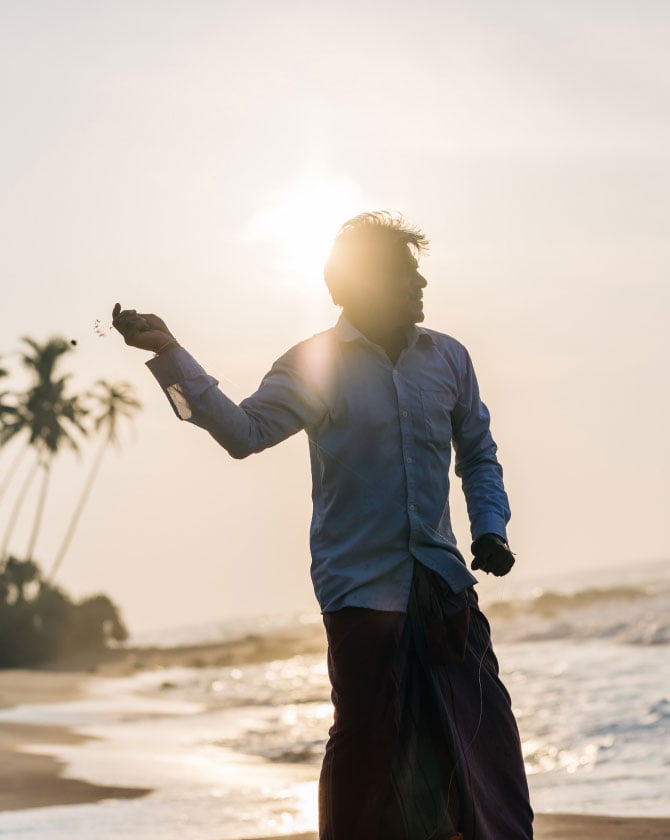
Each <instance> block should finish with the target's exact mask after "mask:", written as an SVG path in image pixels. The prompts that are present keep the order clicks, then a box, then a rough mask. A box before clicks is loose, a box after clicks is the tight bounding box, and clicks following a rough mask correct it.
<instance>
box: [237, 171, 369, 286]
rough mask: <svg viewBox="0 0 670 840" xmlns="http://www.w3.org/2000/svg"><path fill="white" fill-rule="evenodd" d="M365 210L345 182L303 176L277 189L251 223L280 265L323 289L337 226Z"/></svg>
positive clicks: (254, 236)
mask: <svg viewBox="0 0 670 840" xmlns="http://www.w3.org/2000/svg"><path fill="white" fill-rule="evenodd" d="M361 211H362V199H361V191H360V189H359V188H358V186H357V185H356V184H354V183H353V182H352V181H347V180H335V179H333V180H327V179H323V178H303V179H301V180H300V181H299V182H298V183H297V184H296V185H295V186H294V187H292V188H290V189H287V190H284V191H281V192H277V193H274V194H273V195H272V196H271V197H270V198H269V200H268V201H267V203H266V204H265V206H264V207H262V208H261V209H260V210H259V211H258V212H257V213H256V214H255V216H254V217H253V219H252V221H251V223H250V225H249V231H248V233H249V240H250V241H251V242H253V243H254V244H263V245H264V246H265V247H266V248H267V249H268V251H269V254H270V256H271V257H272V258H273V259H276V260H278V261H279V266H278V267H279V268H281V269H283V270H284V271H285V272H286V273H287V274H288V275H290V276H292V277H293V278H294V279H295V280H296V281H298V282H300V284H301V285H308V286H313V288H317V287H318V288H319V289H322V288H323V266H324V263H325V261H326V257H327V256H328V252H329V250H330V246H331V244H332V242H333V239H334V237H335V234H336V233H337V231H338V229H339V227H340V226H341V225H342V223H343V222H345V221H346V220H347V219H349V218H351V217H352V216H355V215H356V214H357V213H360V212H361Z"/></svg>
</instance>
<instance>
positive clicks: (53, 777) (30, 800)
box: [0, 723, 152, 813]
mask: <svg viewBox="0 0 670 840" xmlns="http://www.w3.org/2000/svg"><path fill="white" fill-rule="evenodd" d="M91 740H93V739H92V738H90V737H88V736H85V735H79V734H77V733H76V732H73V731H72V730H71V729H68V728H67V727H65V726H50V725H41V724H32V723H0V813H3V812H5V811H23V810H25V809H26V808H45V807H48V806H50V805H83V804H85V803H89V802H101V801H102V800H103V799H136V798H138V797H140V796H146V795H147V794H148V793H151V790H152V789H151V788H133V787H117V786H107V785H96V784H92V783H91V782H87V781H84V780H83V779H69V778H64V777H63V776H62V775H61V773H62V772H63V770H64V769H65V767H66V765H65V763H64V762H62V761H60V760H58V759H57V758H55V757H54V756H53V755H51V754H50V752H49V745H50V744H59V745H62V744H83V743H85V742H86V741H91ZM28 746H30V747H31V750H30V752H26V751H25V748H26V747H28ZM33 746H38V748H39V751H36V750H33V749H32V747H33Z"/></svg>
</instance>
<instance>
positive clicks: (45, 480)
mask: <svg viewBox="0 0 670 840" xmlns="http://www.w3.org/2000/svg"><path fill="white" fill-rule="evenodd" d="M50 476H51V464H50V463H49V461H44V462H43V463H42V486H41V488H40V496H39V499H38V500H37V509H36V511H35V519H34V521H33V529H32V531H31V532H30V539H29V540H28V548H27V550H26V559H27V560H30V559H32V556H33V550H34V548H35V543H36V542H37V535H38V534H39V531H40V525H41V524H42V514H43V513H44V503H45V501H46V498H47V488H48V486H49V477H50Z"/></svg>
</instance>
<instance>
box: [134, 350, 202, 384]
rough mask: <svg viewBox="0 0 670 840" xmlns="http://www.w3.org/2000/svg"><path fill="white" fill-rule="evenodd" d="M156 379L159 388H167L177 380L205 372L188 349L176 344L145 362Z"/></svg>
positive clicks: (180, 380)
mask: <svg viewBox="0 0 670 840" xmlns="http://www.w3.org/2000/svg"><path fill="white" fill-rule="evenodd" d="M145 364H146V366H147V367H148V368H149V370H150V371H151V372H152V373H153V375H154V376H155V377H156V379H157V380H158V384H159V385H160V386H161V388H168V387H169V386H170V385H174V384H175V383H177V382H182V381H184V380H185V379H190V378H192V377H194V376H198V375H201V374H203V373H205V370H204V368H203V367H202V365H200V364H199V363H198V362H196V360H195V359H194V358H193V356H191V354H190V353H189V352H188V350H185V349H184V348H183V347H180V346H179V345H177V346H176V347H170V349H169V350H165V351H164V352H163V353H161V354H160V355H159V356H154V357H153V359H149V360H148V361H147V362H145Z"/></svg>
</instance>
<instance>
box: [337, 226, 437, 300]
mask: <svg viewBox="0 0 670 840" xmlns="http://www.w3.org/2000/svg"><path fill="white" fill-rule="evenodd" d="M380 239H381V240H382V241H383V240H386V241H387V242H389V243H390V244H391V245H392V246H400V247H402V246H408V247H410V248H411V249H412V250H413V251H414V255H415V256H416V258H417V259H418V258H419V257H420V256H421V254H423V253H424V252H425V251H427V250H428V245H429V240H428V237H427V236H426V235H425V234H424V233H423V232H422V231H421V230H419V228H417V227H414V226H413V225H409V224H407V223H406V222H405V220H404V219H403V217H402V216H401V215H400V214H399V213H396V214H393V213H389V212H388V211H387V210H376V211H374V212H370V213H360V214H359V215H358V216H354V218H353V219H349V220H348V221H346V222H345V223H344V224H343V225H342V227H341V228H340V229H339V230H338V232H337V236H336V237H335V241H334V242H333V247H332V248H331V250H330V254H329V256H328V259H327V261H326V265H325V267H324V270H323V276H324V279H325V281H326V285H327V286H328V290H329V292H330V295H331V297H332V299H333V303H335V304H337V305H338V306H342V305H343V303H344V301H345V300H346V295H347V291H348V290H349V289H350V282H351V279H352V274H353V270H354V267H355V266H356V264H357V263H359V264H360V260H361V259H364V258H365V251H366V248H367V247H368V246H369V244H370V243H371V242H373V241H379V240H380Z"/></svg>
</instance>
